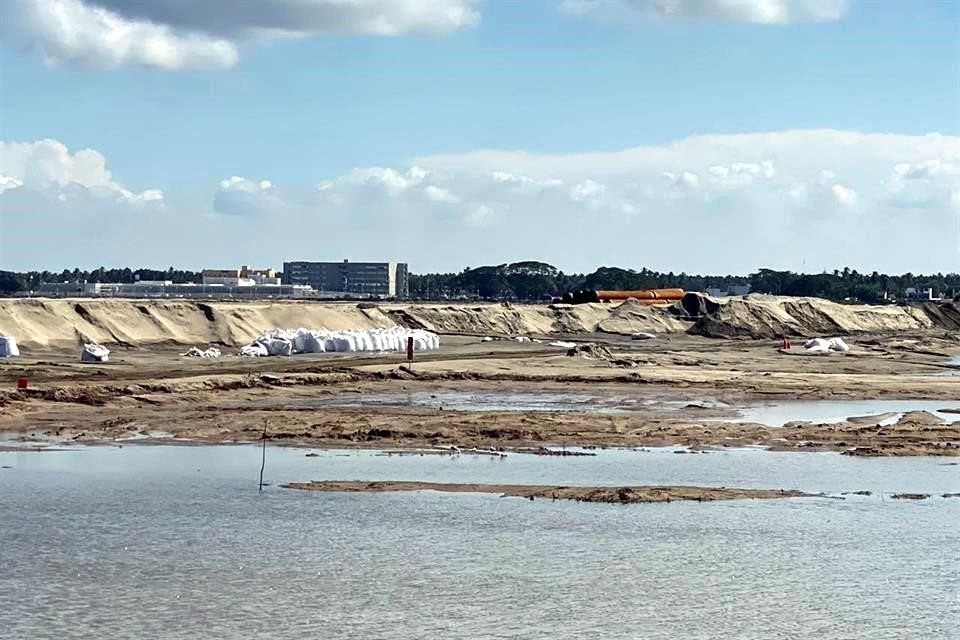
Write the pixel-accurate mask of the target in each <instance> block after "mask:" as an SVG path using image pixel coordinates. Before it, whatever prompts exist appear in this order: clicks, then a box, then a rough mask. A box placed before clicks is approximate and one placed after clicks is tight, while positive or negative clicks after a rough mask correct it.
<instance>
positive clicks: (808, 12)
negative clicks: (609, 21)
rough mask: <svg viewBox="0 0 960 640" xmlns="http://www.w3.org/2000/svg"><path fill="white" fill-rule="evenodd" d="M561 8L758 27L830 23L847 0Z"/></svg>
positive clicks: (606, 0) (628, 0) (662, 1)
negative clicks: (744, 24)
mask: <svg viewBox="0 0 960 640" xmlns="http://www.w3.org/2000/svg"><path fill="white" fill-rule="evenodd" d="M561 6H562V8H563V10H564V11H566V12H567V13H571V14H574V15H590V16H603V17H610V18H614V17H619V16H629V15H631V14H637V15H643V14H658V15H661V16H665V17H669V18H681V19H688V20H725V21H731V22H752V23H758V24H790V23H795V22H830V21H834V20H839V19H841V18H842V17H843V16H844V15H846V12H847V1H846V0H564V2H563V4H562V5H561Z"/></svg>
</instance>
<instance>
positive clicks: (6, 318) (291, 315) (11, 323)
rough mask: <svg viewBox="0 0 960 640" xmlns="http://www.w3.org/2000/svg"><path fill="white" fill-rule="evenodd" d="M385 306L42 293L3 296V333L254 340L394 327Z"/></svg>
mask: <svg viewBox="0 0 960 640" xmlns="http://www.w3.org/2000/svg"><path fill="white" fill-rule="evenodd" d="M393 324H394V322H393V321H392V320H391V319H390V318H388V317H387V316H386V315H384V314H383V313H382V312H381V311H379V310H377V309H359V308H357V306H356V305H346V304H342V305H341V304H313V303H301V302H293V301H271V302H195V301H182V300H125V299H124V300H121V299H82V300H80V299H78V300H49V299H42V298H32V299H6V300H0V334H3V335H13V336H15V337H16V338H17V341H18V342H19V343H20V344H23V345H25V346H27V347H31V346H68V345H74V344H80V343H81V342H98V343H101V344H127V345H131V346H142V345H149V344H160V343H175V344H185V345H194V344H209V343H218V344H225V345H231V346H239V345H243V344H247V343H248V342H250V340H252V339H253V338H254V337H256V336H257V335H259V334H260V333H262V332H263V331H265V330H268V329H273V328H276V327H309V328H316V329H330V330H340V329H374V328H378V327H379V328H388V327H391V326H393Z"/></svg>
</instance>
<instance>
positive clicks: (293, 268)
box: [283, 260, 410, 298]
mask: <svg viewBox="0 0 960 640" xmlns="http://www.w3.org/2000/svg"><path fill="white" fill-rule="evenodd" d="M283 283H284V284H290V285H294V284H298V285H309V286H311V287H313V288H314V289H316V290H317V291H320V292H333V293H343V294H356V295H359V296H382V297H397V298H405V297H407V295H408V294H409V292H410V284H409V273H408V272H407V265H406V263H404V262H350V261H348V260H344V261H343V262H304V261H298V262H284V263H283Z"/></svg>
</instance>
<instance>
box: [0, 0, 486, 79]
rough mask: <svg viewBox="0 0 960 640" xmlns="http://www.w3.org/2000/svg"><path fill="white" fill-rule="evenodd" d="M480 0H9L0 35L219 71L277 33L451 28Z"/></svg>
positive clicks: (89, 54) (42, 46)
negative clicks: (244, 48) (245, 47)
mask: <svg viewBox="0 0 960 640" xmlns="http://www.w3.org/2000/svg"><path fill="white" fill-rule="evenodd" d="M474 4H475V1H474V0H407V1H404V2H398V1H393V0H256V1H251V2H235V1H233V0H203V1H202V2H200V1H196V0H162V1H161V0H155V1H152V2H142V1H140V0H7V2H6V3H5V5H4V10H5V17H4V20H3V21H2V22H0V40H2V41H3V42H5V43H7V44H9V45H10V46H13V47H16V48H19V49H24V50H26V51H29V52H32V53H34V54H36V55H38V56H40V57H41V58H43V59H44V60H45V61H47V62H48V63H50V64H63V65H76V66H81V67H97V68H113V67H118V66H123V65H141V66H148V67H158V68H161V69H180V68H198V69H220V68H226V67H230V66H232V65H234V64H235V63H236V62H237V59H238V57H239V47H240V46H241V45H243V44H246V43H257V42H263V41H265V40H269V39H273V38H280V37H287V38H290V37H312V36H317V35H322V34H334V33H352V34H368V35H377V36H398V35H403V34H407V33H448V32H451V31H454V30H457V29H460V28H463V27H469V26H472V25H475V24H477V23H478V22H479V19H480V18H479V13H478V12H477V11H476V9H475V8H474Z"/></svg>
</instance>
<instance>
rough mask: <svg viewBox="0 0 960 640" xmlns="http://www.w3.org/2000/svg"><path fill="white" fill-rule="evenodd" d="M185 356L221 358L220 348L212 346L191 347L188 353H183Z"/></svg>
mask: <svg viewBox="0 0 960 640" xmlns="http://www.w3.org/2000/svg"><path fill="white" fill-rule="evenodd" d="M180 355H182V356H183V357H185V358H219V357H220V355H221V354H220V349H217V348H216V347H210V348H209V349H200V348H199V347H190V348H189V349H187V352H186V353H181V354H180Z"/></svg>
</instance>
